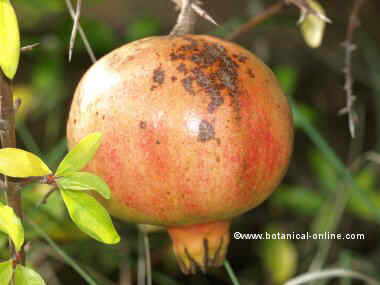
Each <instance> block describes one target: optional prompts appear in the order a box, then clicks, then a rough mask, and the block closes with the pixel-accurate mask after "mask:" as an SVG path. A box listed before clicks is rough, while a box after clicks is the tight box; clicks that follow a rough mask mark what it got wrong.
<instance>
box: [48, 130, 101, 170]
mask: <svg viewBox="0 0 380 285" xmlns="http://www.w3.org/2000/svg"><path fill="white" fill-rule="evenodd" d="M101 138H102V134H101V133H92V134H90V135H88V136H86V137H85V138H84V139H82V140H81V141H80V142H79V143H78V144H77V145H76V146H75V147H74V148H73V149H72V150H71V151H70V152H69V153H68V154H67V155H66V156H65V158H64V159H63V160H62V162H61V163H60V164H59V166H58V168H57V171H56V173H55V176H66V175H67V174H69V173H72V172H76V171H79V170H81V169H82V168H83V167H85V166H86V164H87V163H88V162H89V161H90V160H91V159H92V158H93V156H94V155H95V153H96V151H97V150H98V148H99V146H100V141H101Z"/></svg>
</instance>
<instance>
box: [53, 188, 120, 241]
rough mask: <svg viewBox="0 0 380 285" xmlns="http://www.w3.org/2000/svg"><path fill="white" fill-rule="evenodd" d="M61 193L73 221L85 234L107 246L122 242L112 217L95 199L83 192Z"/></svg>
mask: <svg viewBox="0 0 380 285" xmlns="http://www.w3.org/2000/svg"><path fill="white" fill-rule="evenodd" d="M60 192H61V196H62V198H63V201H64V202H65V204H66V207H67V209H68V211H69V214H70V217H71V219H72V220H73V221H74V223H75V224H76V225H77V226H78V227H79V228H80V229H81V230H82V231H83V232H85V233H87V234H88V235H89V236H91V237H92V238H94V239H96V240H98V241H100V242H103V243H106V244H115V243H118V242H119V241H120V237H119V235H118V233H117V232H116V230H115V228H114V226H113V224H112V220H111V217H110V216H109V214H108V212H107V211H106V209H104V207H103V206H102V205H101V204H100V203H99V202H98V201H97V200H96V199H95V198H94V197H92V196H90V195H89V194H87V193H85V192H82V191H71V190H63V189H60Z"/></svg>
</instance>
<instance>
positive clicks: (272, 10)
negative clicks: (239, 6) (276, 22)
mask: <svg viewBox="0 0 380 285" xmlns="http://www.w3.org/2000/svg"><path fill="white" fill-rule="evenodd" d="M284 7H285V1H278V2H277V3H274V4H272V5H271V6H269V7H268V8H266V9H265V10H264V11H262V12H261V13H260V14H258V15H256V16H255V17H253V18H252V19H251V20H249V21H248V22H247V23H245V24H243V25H241V26H240V27H239V28H238V29H237V30H236V31H234V32H233V33H231V34H230V35H228V36H227V37H226V39H227V40H234V39H236V38H238V37H239V36H240V35H242V34H245V33H246V32H248V31H249V30H251V29H253V28H254V27H255V26H257V25H258V24H260V23H262V22H264V21H265V20H266V19H269V18H270V17H272V16H274V15H276V14H278V13H279V12H280V11H281V10H282V9H283V8H284Z"/></svg>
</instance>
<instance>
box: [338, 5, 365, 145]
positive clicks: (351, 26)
mask: <svg viewBox="0 0 380 285" xmlns="http://www.w3.org/2000/svg"><path fill="white" fill-rule="evenodd" d="M364 2H365V0H355V2H354V5H353V7H352V10H351V14H350V17H349V21H348V25H347V32H346V40H345V41H344V43H343V47H344V49H345V60H344V61H345V62H344V69H343V72H344V74H345V83H344V90H345V92H346V106H345V107H344V108H343V109H342V110H340V112H339V114H348V126H349V130H350V134H351V137H353V138H354V137H355V122H356V121H357V119H356V114H355V111H354V102H355V99H356V97H355V95H354V93H353V84H354V79H353V76H352V53H353V52H354V51H355V49H356V45H355V44H354V43H353V39H354V32H355V30H356V29H357V28H358V27H359V26H360V21H359V12H360V8H361V7H362V6H363V4H364Z"/></svg>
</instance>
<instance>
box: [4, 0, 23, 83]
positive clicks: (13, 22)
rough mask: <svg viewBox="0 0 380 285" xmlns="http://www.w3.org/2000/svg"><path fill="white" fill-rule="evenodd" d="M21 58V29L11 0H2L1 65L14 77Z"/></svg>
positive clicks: (8, 75) (6, 72)
mask: <svg viewBox="0 0 380 285" xmlns="http://www.w3.org/2000/svg"><path fill="white" fill-rule="evenodd" d="M19 60H20V31H19V27H18V22H17V17H16V13H15V11H14V9H13V7H12V5H11V3H10V1H9V0H0V67H1V69H2V70H3V72H4V74H5V76H7V77H8V78H9V79H13V77H14V76H15V74H16V71H17V67H18V62H19Z"/></svg>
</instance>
